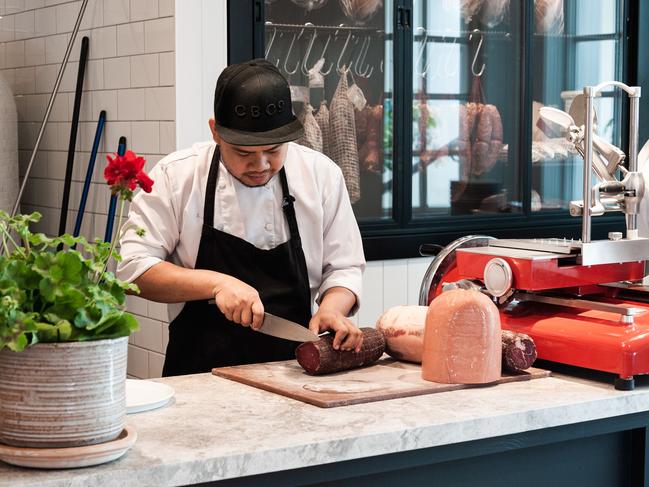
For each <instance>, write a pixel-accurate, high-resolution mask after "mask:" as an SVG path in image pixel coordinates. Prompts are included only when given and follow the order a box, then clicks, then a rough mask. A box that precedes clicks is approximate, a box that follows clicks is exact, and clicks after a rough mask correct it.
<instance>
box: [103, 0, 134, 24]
mask: <svg viewBox="0 0 649 487" xmlns="http://www.w3.org/2000/svg"><path fill="white" fill-rule="evenodd" d="M103 3H104V25H114V24H123V23H125V22H128V21H129V18H130V8H129V3H130V2H129V0H104V2H103Z"/></svg>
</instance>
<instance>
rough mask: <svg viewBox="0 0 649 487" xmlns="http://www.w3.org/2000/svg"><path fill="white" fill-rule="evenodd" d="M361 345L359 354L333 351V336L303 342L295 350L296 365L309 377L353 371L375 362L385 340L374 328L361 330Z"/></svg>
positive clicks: (350, 351)
mask: <svg viewBox="0 0 649 487" xmlns="http://www.w3.org/2000/svg"><path fill="white" fill-rule="evenodd" d="M361 331H362V332H363V344H362V345H361V351H360V352H358V353H357V352H354V351H353V350H345V351H342V350H334V347H333V342H334V336H333V334H330V335H326V336H324V337H322V338H321V339H320V340H318V341H315V342H305V343H303V344H302V345H300V346H299V347H297V350H295V357H296V358H297V361H298V363H299V364H300V365H301V366H302V368H303V369H304V370H305V371H306V373H307V374H311V375H322V374H331V373H334V372H340V371H341V370H348V369H355V368H357V367H363V366H365V365H369V364H371V363H372V362H376V361H377V360H378V359H379V358H380V357H381V355H383V352H384V351H385V338H384V337H383V334H382V333H381V332H380V331H378V330H375V329H374V328H361Z"/></svg>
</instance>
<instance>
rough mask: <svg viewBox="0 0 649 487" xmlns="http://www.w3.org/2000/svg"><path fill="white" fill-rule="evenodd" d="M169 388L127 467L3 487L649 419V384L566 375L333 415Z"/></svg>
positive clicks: (290, 460)
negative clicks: (171, 395) (630, 417)
mask: <svg viewBox="0 0 649 487" xmlns="http://www.w3.org/2000/svg"><path fill="white" fill-rule="evenodd" d="M159 380H160V381H162V382H164V383H167V384H169V385H171V386H172V387H174V388H175V390H176V396H175V399H174V401H173V403H172V404H170V405H168V406H166V407H164V408H162V409H158V410H155V411H150V412H146V413H139V414H135V415H130V416H129V423H130V424H132V425H133V426H135V428H136V429H137V431H138V440H137V442H136V444H135V446H134V447H133V448H132V449H131V450H130V451H129V452H128V453H127V455H126V456H124V457H123V458H121V459H120V460H117V461H115V462H112V463H109V464H105V465H101V466H97V467H90V468H83V469H76V470H62V471H39V470H30V469H22V468H17V467H12V466H9V465H6V464H3V463H1V462H0V487H9V486H11V487H22V486H39V487H63V486H65V487H82V486H83V487H92V486H102V487H107V486H120V487H121V486H138V487H139V486H144V485H155V486H172V485H184V484H192V483H199V482H207V481H212V480H218V479H227V478H234V477H241V476H247V475H254V474H261V473H268V472H274V471H280V470H288V469H294V468H300V467H306V466H313V465H319V464H326V463H331V462H337V461H343V460H352V459H356V458H362V457H368V456H373V455H381V454H386V453H393V452H400V451H407V450H413V449H419V448H427V447H432V446H439V445H446V444H453V443H459V442H463V441H470V440H477V439H483V438H489V437H494V436H499V435H507V434H514V433H521V432H525V431H531V430H536V429H542V428H549V427H553V426H561V425H567V424H572V423H578V422H582V421H589V420H596V419H603V418H608V417H613V416H618V415H625V414H632V413H636V412H641V411H647V410H649V381H644V382H643V383H642V384H641V385H639V386H638V387H636V390H635V391H632V392H620V391H616V390H615V389H614V388H613V387H612V385H611V384H610V382H606V383H605V382H601V381H597V380H592V379H583V378H581V379H579V378H573V377H568V376H565V375H559V374H556V375H555V376H554V377H549V378H545V379H537V380H532V381H526V382H515V383H509V384H500V385H498V386H495V387H486V388H476V389H464V390H458V391H452V392H443V393H437V394H431V395H424V396H417V397H410V398H404V399H393V400H389V401H381V402H374V403H368V404H359V405H354V406H346V407H339V408H332V409H322V408H318V407H315V406H311V405H308V404H304V403H302V402H298V401H295V400H292V399H289V398H287V397H283V396H280V395H276V394H272V393H269V392H265V391H262V390H259V389H255V388H252V387H248V386H246V385H243V384H239V383H236V382H232V381H229V380H226V379H222V378H218V377H214V376H212V375H209V374H199V375H190V376H182V377H172V378H168V379H159ZM609 380H610V378H609Z"/></svg>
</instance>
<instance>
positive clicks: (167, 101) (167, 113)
mask: <svg viewBox="0 0 649 487" xmlns="http://www.w3.org/2000/svg"><path fill="white" fill-rule="evenodd" d="M144 109H145V115H146V119H147V120H174V119H175V118H176V90H175V88H173V87H164V88H146V94H145V103H144Z"/></svg>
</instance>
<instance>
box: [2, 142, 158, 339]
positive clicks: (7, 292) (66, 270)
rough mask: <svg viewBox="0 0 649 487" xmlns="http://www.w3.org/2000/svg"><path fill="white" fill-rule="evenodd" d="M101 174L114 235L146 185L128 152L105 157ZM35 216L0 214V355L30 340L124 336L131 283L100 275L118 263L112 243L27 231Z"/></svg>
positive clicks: (131, 323)
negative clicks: (114, 210)
mask: <svg viewBox="0 0 649 487" xmlns="http://www.w3.org/2000/svg"><path fill="white" fill-rule="evenodd" d="M108 161H109V164H108V167H107V168H106V171H105V173H104V177H105V179H106V181H107V183H108V184H109V185H110V187H111V192H112V193H113V194H115V195H118V197H119V198H120V200H121V205H120V213H119V219H118V229H117V236H119V235H120V234H121V232H122V216H123V210H124V204H125V201H130V200H131V198H132V196H133V191H134V190H135V189H136V188H137V186H140V187H141V188H142V189H143V190H144V191H147V192H150V191H151V186H152V185H153V181H152V180H151V179H150V178H149V177H148V176H147V175H146V173H145V172H144V170H143V167H144V162H145V161H144V159H143V158H141V157H138V156H137V155H136V154H134V153H133V152H131V151H128V152H127V153H126V154H125V155H124V156H119V155H116V156H115V157H114V158H113V157H110V156H109V157H108ZM40 218H41V215H40V214H39V213H32V214H30V215H17V216H15V217H10V216H9V215H7V214H6V213H4V212H2V211H0V296H1V298H0V350H1V349H2V348H5V347H6V348H9V349H10V350H14V351H21V350H23V349H24V348H25V347H27V346H29V345H33V344H35V343H37V342H61V341H86V340H100V339H108V338H117V337H122V336H127V335H129V334H130V333H131V332H133V331H135V330H137V328H138V324H137V321H136V320H135V318H134V317H133V315H131V314H130V313H128V312H127V311H126V310H125V299H126V292H127V291H130V292H134V293H137V292H138V289H137V286H135V285H134V284H128V283H125V282H122V281H120V280H119V279H117V278H116V277H115V276H114V274H113V273H111V272H109V271H107V270H106V267H107V264H108V261H109V259H110V258H111V257H112V258H114V259H116V260H119V258H120V257H119V255H118V254H117V253H116V252H115V249H114V245H115V244H114V242H115V240H117V237H116V238H115V239H113V244H108V243H106V242H103V241H101V240H100V239H97V240H95V242H93V243H90V242H88V241H87V240H86V239H85V238H84V237H73V236H71V235H68V234H65V235H62V236H60V237H54V238H52V237H48V236H47V235H45V234H43V233H33V232H31V230H30V229H29V225H30V224H31V223H34V222H37V221H39V220H40Z"/></svg>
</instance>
